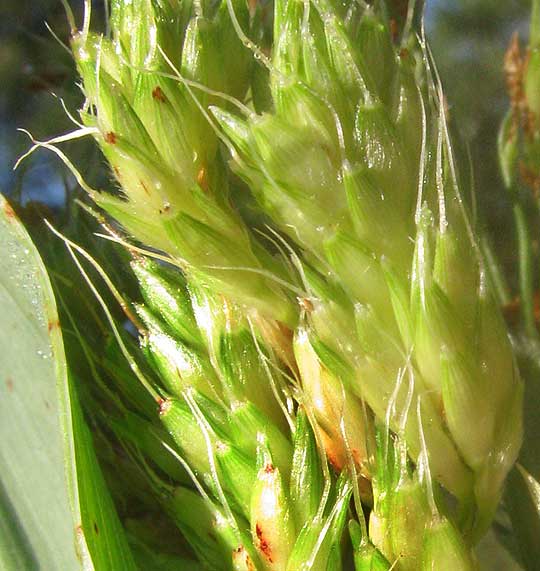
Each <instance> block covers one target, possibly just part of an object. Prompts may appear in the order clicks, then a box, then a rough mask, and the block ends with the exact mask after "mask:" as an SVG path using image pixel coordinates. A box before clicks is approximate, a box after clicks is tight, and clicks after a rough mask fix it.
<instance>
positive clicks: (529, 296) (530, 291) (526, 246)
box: [513, 199, 538, 338]
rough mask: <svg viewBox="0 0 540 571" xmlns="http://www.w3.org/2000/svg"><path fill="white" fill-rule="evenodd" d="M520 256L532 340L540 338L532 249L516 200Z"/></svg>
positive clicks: (524, 308) (524, 306) (525, 315)
mask: <svg viewBox="0 0 540 571" xmlns="http://www.w3.org/2000/svg"><path fill="white" fill-rule="evenodd" d="M513 213H514V221H515V224H516V231H517V240H518V254H519V291H520V299H521V313H522V317H523V324H524V327H525V331H526V333H527V335H528V336H530V337H531V338H537V337H538V331H537V329H536V323H535V319H534V301H533V300H534V288H533V272H532V249H531V241H530V233H529V228H528V224H527V217H526V215H525V211H524V209H523V205H522V204H521V203H520V202H519V199H516V200H515V202H514V206H513Z"/></svg>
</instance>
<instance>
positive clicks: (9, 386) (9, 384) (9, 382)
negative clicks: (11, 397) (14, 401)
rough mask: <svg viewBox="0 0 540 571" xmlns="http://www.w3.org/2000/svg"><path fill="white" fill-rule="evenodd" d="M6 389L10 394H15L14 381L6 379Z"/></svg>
mask: <svg viewBox="0 0 540 571" xmlns="http://www.w3.org/2000/svg"><path fill="white" fill-rule="evenodd" d="M6 387H7V390H8V392H9V393H12V392H13V379H12V378H11V377H8V378H7V379H6Z"/></svg>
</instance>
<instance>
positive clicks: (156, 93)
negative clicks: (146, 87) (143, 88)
mask: <svg viewBox="0 0 540 571" xmlns="http://www.w3.org/2000/svg"><path fill="white" fill-rule="evenodd" d="M152 97H153V98H154V99H155V100H156V101H161V102H162V103H165V102H166V101H167V98H166V97H165V93H163V89H161V87H160V86H159V85H157V86H156V87H154V89H153V90H152Z"/></svg>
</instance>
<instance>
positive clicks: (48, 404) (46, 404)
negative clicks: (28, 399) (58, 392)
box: [44, 400, 51, 410]
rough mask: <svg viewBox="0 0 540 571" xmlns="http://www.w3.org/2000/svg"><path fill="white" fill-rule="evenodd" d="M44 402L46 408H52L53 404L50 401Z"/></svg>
mask: <svg viewBox="0 0 540 571" xmlns="http://www.w3.org/2000/svg"><path fill="white" fill-rule="evenodd" d="M44 402H45V408H46V409H47V410H51V404H50V403H49V401H47V400H46V401H44Z"/></svg>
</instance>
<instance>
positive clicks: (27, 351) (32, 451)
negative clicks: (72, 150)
mask: <svg viewBox="0 0 540 571" xmlns="http://www.w3.org/2000/svg"><path fill="white" fill-rule="evenodd" d="M0 247H1V250H0V251H1V256H0V307H1V308H2V327H1V328H0V432H1V434H2V439H1V441H0V464H1V466H2V468H1V470H0V484H1V488H0V521H2V526H1V533H0V568H1V569H2V570H5V571H11V570H13V571H25V570H27V569H28V570H35V569H37V568H38V566H39V568H40V569H51V570H56V569H58V570H61V569H66V570H68V569H69V570H71V569H80V567H81V565H80V563H79V562H78V561H77V554H76V549H75V545H76V539H75V525H74V523H73V520H72V515H71V511H70V497H69V493H68V487H67V486H66V480H65V474H64V461H63V455H64V444H65V443H64V441H63V436H62V428H63V423H64V422H65V420H64V413H65V411H64V410H62V405H61V403H60V402H59V400H58V398H57V382H58V384H59V386H61V385H62V383H64V382H65V377H66V365H65V358H64V352H63V346H62V338H61V333H60V330H59V328H58V316H57V313H56V306H55V302H54V296H53V293H52V289H51V285H50V283H49V280H48V278H47V274H46V272H45V268H44V266H43V264H42V262H41V259H40V257H39V255H38V253H37V250H36V249H35V247H34V245H33V244H32V242H31V240H30V238H29V236H28V234H27V233H26V231H25V230H24V228H23V227H22V225H21V223H20V222H19V220H18V219H17V217H16V216H15V213H14V212H13V210H12V209H11V207H10V205H9V204H8V203H7V202H6V201H5V199H4V198H2V197H0ZM65 438H66V440H68V439H69V435H67V434H66V437H65Z"/></svg>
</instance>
